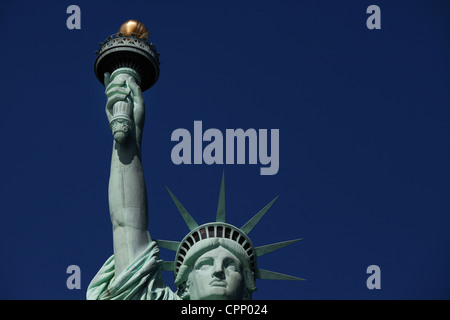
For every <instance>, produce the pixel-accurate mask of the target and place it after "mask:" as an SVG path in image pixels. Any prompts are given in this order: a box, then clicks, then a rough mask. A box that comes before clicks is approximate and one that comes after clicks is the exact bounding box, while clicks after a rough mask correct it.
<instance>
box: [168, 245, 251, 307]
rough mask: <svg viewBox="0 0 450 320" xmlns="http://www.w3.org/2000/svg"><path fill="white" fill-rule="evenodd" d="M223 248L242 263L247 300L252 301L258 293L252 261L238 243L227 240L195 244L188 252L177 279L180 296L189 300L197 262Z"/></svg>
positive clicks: (176, 283)
mask: <svg viewBox="0 0 450 320" xmlns="http://www.w3.org/2000/svg"><path fill="white" fill-rule="evenodd" d="M218 247H223V248H225V249H227V250H228V251H230V252H231V253H232V254H234V255H235V256H236V258H238V259H239V261H240V262H241V263H242V275H243V278H244V283H245V292H246V294H245V297H244V298H245V299H251V294H252V293H253V292H255V291H256V285H255V278H254V274H253V272H252V270H251V268H250V261H249V258H248V254H247V252H246V251H245V250H244V248H243V247H242V246H241V245H240V244H239V243H237V242H236V241H233V240H230V239H226V238H210V239H205V240H202V241H199V242H197V243H195V244H194V245H193V246H192V248H191V249H190V250H189V251H188V253H187V255H186V257H185V259H184V261H183V264H182V265H181V267H180V270H179V271H178V274H177V276H176V279H175V285H176V286H177V288H178V291H177V293H178V295H179V296H180V297H181V298H182V299H185V300H189V298H190V295H189V290H188V289H189V285H188V278H189V274H190V273H191V271H192V269H193V267H194V264H195V262H196V261H197V259H198V258H199V257H201V256H202V255H203V254H205V253H206V252H209V251H211V250H214V249H216V248H218Z"/></svg>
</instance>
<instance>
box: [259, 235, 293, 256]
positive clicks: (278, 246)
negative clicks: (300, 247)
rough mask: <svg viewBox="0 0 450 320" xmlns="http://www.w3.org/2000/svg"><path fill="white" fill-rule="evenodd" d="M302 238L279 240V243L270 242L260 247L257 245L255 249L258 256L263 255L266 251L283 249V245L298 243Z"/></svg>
mask: <svg viewBox="0 0 450 320" xmlns="http://www.w3.org/2000/svg"><path fill="white" fill-rule="evenodd" d="M300 240H302V239H301V238H300V239H295V240H289V241H283V242H277V243H272V244H268V245H265V246H260V247H256V248H255V251H256V256H257V257H261V256H263V255H265V254H266V253H269V252H272V251H275V250H278V249H281V248H283V247H286V246H288V245H290V244H293V243H296V242H298V241H300Z"/></svg>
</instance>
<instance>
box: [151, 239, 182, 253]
mask: <svg viewBox="0 0 450 320" xmlns="http://www.w3.org/2000/svg"><path fill="white" fill-rule="evenodd" d="M155 241H156V243H157V244H158V246H160V247H161V248H164V249H168V250H172V251H175V252H176V251H177V250H178V247H179V246H180V242H179V241H170V240H155Z"/></svg>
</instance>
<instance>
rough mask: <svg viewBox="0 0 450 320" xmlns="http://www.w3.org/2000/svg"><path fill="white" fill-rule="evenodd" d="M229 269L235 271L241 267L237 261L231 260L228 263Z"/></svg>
mask: <svg viewBox="0 0 450 320" xmlns="http://www.w3.org/2000/svg"><path fill="white" fill-rule="evenodd" d="M226 268H227V270H229V271H233V272H239V267H238V265H237V264H236V263H234V262H230V263H228V264H227V265H226Z"/></svg>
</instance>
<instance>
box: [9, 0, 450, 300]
mask: <svg viewBox="0 0 450 320" xmlns="http://www.w3.org/2000/svg"><path fill="white" fill-rule="evenodd" d="M71 4H76V5H78V6H79V7H80V8H81V27H82V29H81V30H68V29H67V28H66V19H67V18H68V17H69V15H68V14H66V8H67V7H68V6H69V5H71ZM371 4H376V5H379V6H380V8H381V27H382V28H381V30H368V29H367V28H366V19H367V17H368V15H367V14H366V8H367V7H368V6H369V5H371ZM449 9H450V4H449V3H448V1H424V0H423V1H381V0H373V1H365V0H363V1H361V0H358V1H357V0H355V1H331V0H330V1H324V0H318V1H277V2H276V1H189V2H188V1H132V0H129V1H126V2H124V1H82V0H75V1H2V2H1V4H0V26H1V30H2V35H3V37H2V46H1V51H0V63H1V66H0V68H1V80H0V81H1V88H2V92H3V94H2V96H3V98H2V101H3V103H2V108H1V109H2V111H1V112H2V127H3V130H2V139H1V141H2V142H1V146H2V148H1V157H0V164H1V168H2V179H1V181H2V182H1V183H0V188H1V189H0V195H1V199H2V206H1V208H2V209H1V221H2V232H0V246H1V250H0V251H1V255H2V258H1V259H2V260H1V264H0V298H3V299H84V297H85V292H86V289H87V286H88V284H89V282H90V280H91V279H92V277H93V276H94V275H95V273H96V272H97V270H98V269H99V268H100V266H101V265H102V264H103V262H104V261H105V260H106V259H107V258H108V257H109V255H111V254H112V230H111V229H112V228H111V224H110V220H109V212H108V197H107V196H108V195H107V186H108V177H109V166H110V156H111V148H112V136H111V132H110V130H109V128H108V123H107V120H106V116H105V114H104V107H105V103H106V97H105V95H104V87H103V86H102V85H101V84H100V83H99V82H98V81H97V79H96V77H95V75H94V71H93V64H94V60H95V54H94V51H95V50H96V49H97V48H98V43H99V42H101V41H103V40H104V39H105V38H106V37H107V36H108V35H111V34H113V33H115V32H116V31H117V29H118V28H119V26H120V25H121V24H122V23H123V22H124V21H126V20H128V19H137V20H140V21H142V22H144V23H145V24H146V25H147V27H148V28H149V29H150V33H151V41H153V42H154V43H156V46H157V49H158V51H159V52H160V53H161V56H160V59H161V66H160V67H161V75H160V78H159V81H158V83H157V84H156V85H155V86H154V87H153V88H152V89H151V90H149V91H146V92H145V93H144V98H145V101H146V110H147V113H146V126H145V131H144V139H143V147H142V148H143V156H142V160H143V165H144V171H145V178H146V183H147V188H148V189H147V192H148V197H149V210H150V225H149V230H150V233H151V235H152V236H153V237H154V238H160V239H171V240H181V239H182V238H183V237H184V235H185V234H186V233H187V231H188V229H187V227H186V226H185V225H184V222H183V220H182V219H181V217H180V216H179V214H178V211H177V210H176V208H175V206H174V205H173V203H172V201H171V199H170V197H169V195H168V193H167V191H166V189H165V186H166V185H167V186H168V187H169V188H170V189H171V190H172V191H173V192H174V193H175V195H176V196H177V197H178V198H179V199H180V201H181V202H182V203H183V204H184V205H185V207H186V208H187V209H188V210H189V212H190V213H191V214H192V215H193V216H194V217H195V219H196V220H197V221H198V222H199V223H206V222H209V221H211V220H213V219H214V217H215V212H216V208H217V199H218V193H219V186H220V179H221V175H222V171H223V170H224V169H225V174H226V196H227V198H226V210H227V221H228V222H230V223H232V224H235V225H237V226H238V227H240V226H241V225H243V224H244V223H245V222H246V221H247V220H248V219H249V218H250V217H252V216H253V215H254V214H255V213H256V212H258V211H259V210H260V209H261V208H262V207H264V206H265V205H266V204H267V203H268V202H269V201H270V200H272V199H273V198H274V197H275V196H277V195H278V196H279V199H278V200H277V201H276V202H275V204H274V205H273V207H272V209H271V210H270V211H269V212H268V213H267V215H266V216H265V217H264V218H263V219H262V220H261V222H260V223H259V225H258V226H257V227H256V228H255V229H254V230H253V231H252V233H251V234H250V235H251V238H252V241H253V243H254V244H255V245H257V246H259V245H264V244H268V243H272V242H277V241H284V240H289V239H294V238H298V237H301V238H303V239H304V240H303V241H301V242H299V243H297V244H295V245H292V246H291V247H289V248H285V249H282V250H280V251H277V252H274V253H271V254H269V255H267V256H264V257H262V258H261V259H260V261H259V266H260V267H261V268H264V269H270V270H274V271H279V272H283V273H287V274H292V275H296V276H299V277H302V278H306V279H307V281H306V282H277V281H257V286H258V291H257V292H256V293H255V294H254V298H255V299H449V298H450V273H449V272H448V271H449V270H450V233H449V231H448V230H449V227H450V201H449V195H450V187H449V181H450V170H449V163H450V149H449V142H450V126H449V120H450V90H449V89H450V87H449V85H450V77H449V75H450V60H449V57H450V42H449V39H450V23H449V22H448V13H449V12H450V11H449ZM195 120H201V121H203V127H204V129H207V128H217V129H219V130H221V131H222V132H225V130H226V129H236V128H243V129H244V130H245V129H248V128H255V129H279V130H280V170H279V172H278V174H276V175H274V176H261V175H259V167H260V165H248V164H247V165H236V164H235V165H211V166H208V165H205V164H203V165H180V166H176V165H174V164H173V163H172V161H171V158H170V152H171V149H172V148H173V146H174V145H175V143H174V142H171V141H170V136H171V133H172V132H173V131H174V130H175V129H177V128H186V129H188V130H190V131H191V132H192V131H193V122H194V121H195ZM162 257H163V258H164V259H168V260H169V259H173V253H172V252H166V251H163V252H162ZM72 264H75V265H78V266H79V267H80V268H81V279H82V286H81V290H68V289H67V288H66V279H67V277H68V276H69V275H68V274H66V268H67V266H69V265H72ZM372 264H375V265H378V266H379V267H380V268H381V289H380V290H369V289H367V287H366V279H367V277H368V275H367V274H366V268H367V267H368V266H369V265H372ZM165 278H166V280H167V282H168V283H170V284H171V285H172V283H171V279H172V276H171V275H170V274H167V275H166V276H165Z"/></svg>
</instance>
